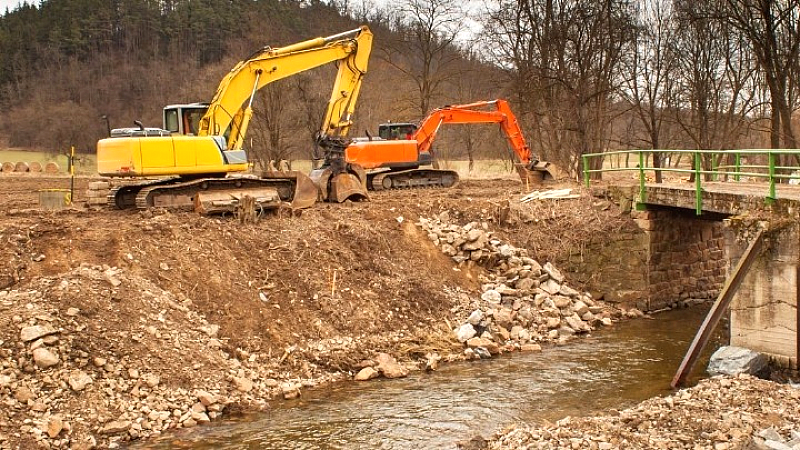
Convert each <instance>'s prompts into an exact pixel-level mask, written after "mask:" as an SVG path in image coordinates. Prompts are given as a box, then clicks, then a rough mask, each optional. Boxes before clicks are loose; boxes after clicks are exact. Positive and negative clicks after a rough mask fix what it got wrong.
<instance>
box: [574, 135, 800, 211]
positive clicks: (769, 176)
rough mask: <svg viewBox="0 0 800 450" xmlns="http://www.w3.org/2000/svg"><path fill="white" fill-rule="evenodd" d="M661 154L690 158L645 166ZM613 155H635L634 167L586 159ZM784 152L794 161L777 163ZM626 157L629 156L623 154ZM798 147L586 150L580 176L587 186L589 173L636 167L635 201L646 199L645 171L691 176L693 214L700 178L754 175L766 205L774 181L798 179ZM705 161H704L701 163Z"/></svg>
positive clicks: (664, 157) (772, 196)
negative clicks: (687, 161) (676, 163)
mask: <svg viewBox="0 0 800 450" xmlns="http://www.w3.org/2000/svg"><path fill="white" fill-rule="evenodd" d="M654 154H658V155H661V156H662V158H661V161H662V162H663V161H669V159H668V158H675V157H678V158H681V157H682V156H683V155H689V156H690V157H691V158H692V164H691V165H689V166H688V167H686V165H685V164H681V166H680V167H670V166H669V164H665V165H666V166H667V167H659V168H656V167H653V166H647V163H648V162H650V161H652V157H651V156H652V155H654ZM617 155H635V156H637V158H636V160H637V161H638V164H637V166H636V167H627V166H626V167H610V168H601V169H590V167H591V164H590V162H591V161H592V159H594V158H600V160H601V163H600V164H599V165H600V166H602V161H603V160H604V159H605V158H608V157H609V156H617ZM781 155H787V156H790V157H791V160H792V162H793V163H795V165H778V161H779V158H778V156H781ZM627 159H629V158H627ZM764 159H766V164H757V163H756V161H759V160H762V161H763V160H764ZM799 160H800V150H798V149H747V150H621V151H613V152H604V153H589V154H586V155H583V179H584V181H585V183H586V186H587V187H589V185H590V180H591V177H592V174H598V173H608V172H625V171H627V172H631V171H636V172H638V174H639V200H638V203H639V204H644V203H646V202H647V190H646V188H645V183H646V181H647V178H646V175H647V174H648V173H653V174H655V172H657V171H658V172H661V173H662V175H663V174H664V173H678V174H686V175H690V176H692V175H693V176H694V184H695V203H696V213H697V215H700V214H702V211H703V181H704V178H709V179H710V181H722V180H727V181H730V180H733V181H734V182H740V181H743V180H744V179H749V178H752V179H755V180H756V181H764V182H766V183H768V184H769V187H768V189H769V190H768V192H767V195H766V197H765V202H766V204H767V205H770V204H772V203H773V202H774V201H775V200H776V199H777V198H778V197H777V194H776V190H775V184H776V183H781V182H786V181H789V182H791V180H797V181H798V182H800V163H798V161H799ZM722 161H727V162H726V164H720V163H721V162H722ZM704 162H705V164H703V163H704Z"/></svg>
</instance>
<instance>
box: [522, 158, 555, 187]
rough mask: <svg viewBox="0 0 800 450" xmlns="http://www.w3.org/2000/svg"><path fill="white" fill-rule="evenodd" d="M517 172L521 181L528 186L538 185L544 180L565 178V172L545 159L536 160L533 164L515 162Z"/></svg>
mask: <svg viewBox="0 0 800 450" xmlns="http://www.w3.org/2000/svg"><path fill="white" fill-rule="evenodd" d="M515 167H516V169H517V173H518V174H519V177H520V179H521V180H522V182H523V183H524V184H526V185H528V186H539V185H541V184H542V182H544V181H560V180H563V179H565V178H567V176H566V174H565V173H564V172H563V171H562V170H561V169H559V168H558V167H556V166H555V165H553V164H552V163H549V162H547V161H536V162H535V163H533V164H530V165H525V164H521V163H517V164H515Z"/></svg>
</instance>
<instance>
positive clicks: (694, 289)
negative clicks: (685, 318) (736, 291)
mask: <svg viewBox="0 0 800 450" xmlns="http://www.w3.org/2000/svg"><path fill="white" fill-rule="evenodd" d="M632 214H633V216H634V219H635V220H636V223H637V224H638V225H639V228H641V229H642V230H644V231H645V234H646V236H647V240H646V242H647V245H648V255H649V258H648V264H647V271H648V280H649V289H648V292H647V297H648V305H647V309H650V310H656V309H661V308H665V307H668V306H670V305H673V304H674V303H675V302H677V301H683V300H711V299H714V298H716V297H717V295H718V294H719V291H720V289H722V285H723V284H724V283H725V277H726V273H727V267H728V264H727V261H726V260H725V255H724V253H725V252H724V250H723V249H724V247H725V236H724V227H723V224H722V222H720V221H715V220H707V219H705V218H698V217H697V216H696V215H694V213H693V212H687V211H685V210H680V209H675V210H649V211H642V212H634V213H632Z"/></svg>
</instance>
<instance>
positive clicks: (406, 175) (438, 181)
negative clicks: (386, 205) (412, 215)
mask: <svg viewBox="0 0 800 450" xmlns="http://www.w3.org/2000/svg"><path fill="white" fill-rule="evenodd" d="M458 180H459V178H458V172H456V171H453V170H440V169H411V170H399V171H388V170H387V171H384V172H378V173H372V174H367V186H369V189H370V190H373V191H385V190H390V189H417V188H445V189H447V188H451V187H454V186H455V185H457V184H458Z"/></svg>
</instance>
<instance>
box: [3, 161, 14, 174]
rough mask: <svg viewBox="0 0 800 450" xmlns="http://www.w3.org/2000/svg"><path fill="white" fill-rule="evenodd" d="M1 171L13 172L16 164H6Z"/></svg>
mask: <svg viewBox="0 0 800 450" xmlns="http://www.w3.org/2000/svg"><path fill="white" fill-rule="evenodd" d="M0 170H2V171H3V172H13V171H14V163H10V162H4V163H3V166H2V169H0Z"/></svg>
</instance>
